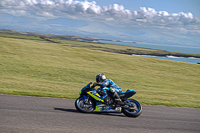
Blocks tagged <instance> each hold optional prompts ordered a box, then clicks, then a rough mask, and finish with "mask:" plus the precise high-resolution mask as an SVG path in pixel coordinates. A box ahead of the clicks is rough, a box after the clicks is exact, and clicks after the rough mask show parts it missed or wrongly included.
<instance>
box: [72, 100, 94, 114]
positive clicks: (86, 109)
mask: <svg viewBox="0 0 200 133" xmlns="http://www.w3.org/2000/svg"><path fill="white" fill-rule="evenodd" d="M75 107H76V109H77V110H78V111H79V112H82V113H90V112H93V111H94V109H95V102H94V100H92V99H91V98H89V99H88V100H87V101H86V102H84V98H83V97H79V98H78V99H76V101H75Z"/></svg>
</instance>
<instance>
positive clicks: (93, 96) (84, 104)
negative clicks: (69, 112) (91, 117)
mask: <svg viewBox="0 0 200 133" xmlns="http://www.w3.org/2000/svg"><path fill="white" fill-rule="evenodd" d="M91 84H92V82H91V83H89V84H87V85H86V86H85V87H83V88H82V89H81V91H80V97H79V98H77V99H76V101H75V107H76V109H77V110H78V111H79V112H82V113H91V112H104V113H109V112H116V113H123V114H124V115H126V116H128V117H138V116H139V115H140V114H141V113H142V106H141V105H140V103H139V102H138V101H136V100H134V99H128V98H130V97H132V96H133V95H134V94H135V93H136V91H134V90H127V91H126V92H121V93H118V95H119V96H120V99H121V100H122V104H117V102H116V101H115V98H114V97H113V95H112V93H110V92H109V91H107V93H106V94H104V95H101V94H99V93H98V89H95V88H93V87H91ZM104 89H105V90H109V88H107V87H105V88H104Z"/></svg>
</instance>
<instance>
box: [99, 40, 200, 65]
mask: <svg viewBox="0 0 200 133" xmlns="http://www.w3.org/2000/svg"><path fill="white" fill-rule="evenodd" d="M98 42H100V43H110V44H116V45H125V46H133V47H140V48H149V49H157V50H166V51H171V52H179V53H189V54H200V46H196V45H195V46H192V45H191V46H189V45H186V46H180V45H166V44H153V43H141V42H136V43H135V42H128V41H127V42H126V41H125V42H123V41H106V40H99V41H98ZM134 56H143V57H149V58H157V59H164V60H173V61H180V62H187V63H195V64H196V63H200V58H193V57H188V58H186V57H176V56H166V57H161V56H150V55H134Z"/></svg>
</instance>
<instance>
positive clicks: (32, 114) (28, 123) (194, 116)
mask: <svg viewBox="0 0 200 133" xmlns="http://www.w3.org/2000/svg"><path fill="white" fill-rule="evenodd" d="M74 101H75V100H70V99H56V98H41V97H29V96H13V95H1V94H0V133H200V109H194V108H178V107H165V106H148V105H143V112H142V114H141V116H139V117H138V118H129V117H125V116H124V115H123V114H120V113H109V114H105V113H103V114H99V113H93V114H85V113H79V112H77V111H76V109H75V107H74Z"/></svg>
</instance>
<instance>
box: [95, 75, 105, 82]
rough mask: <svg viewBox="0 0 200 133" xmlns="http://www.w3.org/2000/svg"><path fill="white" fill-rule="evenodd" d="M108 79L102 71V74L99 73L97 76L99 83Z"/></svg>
mask: <svg viewBox="0 0 200 133" xmlns="http://www.w3.org/2000/svg"><path fill="white" fill-rule="evenodd" d="M105 80H106V76H105V75H104V74H103V73H101V74H98V75H97V76H96V81H97V83H99V82H100V83H102V82H104V81H105Z"/></svg>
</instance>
